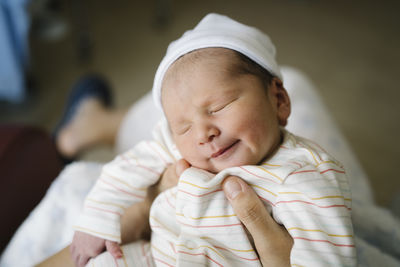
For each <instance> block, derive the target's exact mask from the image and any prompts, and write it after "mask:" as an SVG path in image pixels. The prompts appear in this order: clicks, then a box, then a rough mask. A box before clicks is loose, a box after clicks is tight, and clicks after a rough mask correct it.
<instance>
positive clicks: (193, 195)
mask: <svg viewBox="0 0 400 267" xmlns="http://www.w3.org/2000/svg"><path fill="white" fill-rule="evenodd" d="M179 191H180V192H182V193H185V194H188V195H190V196H192V197H203V196H206V195H209V194H213V193H216V192H219V191H222V189H217V190H214V191H211V192H208V193H205V194H201V195H195V194H192V193H189V192H187V191H184V190H182V189H179Z"/></svg>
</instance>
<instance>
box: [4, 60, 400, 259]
mask: <svg viewBox="0 0 400 267" xmlns="http://www.w3.org/2000/svg"><path fill="white" fill-rule="evenodd" d="M282 75H283V76H284V80H285V83H284V84H285V87H286V89H287V90H288V93H289V96H290V98H291V100H292V114H291V116H290V118H289V124H288V126H287V129H289V130H290V131H292V132H293V133H296V134H298V135H301V136H304V137H307V138H309V139H311V140H317V143H319V144H320V145H321V146H323V147H324V148H325V149H327V150H328V151H329V152H331V153H332V154H333V155H334V156H335V158H337V159H338V160H339V161H341V162H342V163H343V165H344V166H345V169H346V172H347V175H348V177H349V180H350V185H351V190H352V194H353V212H352V215H353V224H354V231H355V235H356V249H357V255H358V261H359V266H385V267H386V266H393V267H394V266H399V265H400V260H399V259H400V252H399V251H396V248H398V246H396V245H395V244H399V243H400V222H399V220H398V218H396V217H394V216H393V215H392V214H391V212H390V211H389V210H387V209H385V208H382V207H379V206H377V205H376V204H375V203H374V201H373V197H372V194H371V187H370V185H369V183H368V177H367V175H366V174H365V172H364V170H363V168H362V167H361V165H360V163H359V161H358V159H357V158H356V156H355V155H354V153H353V152H352V151H351V147H350V146H349V143H348V142H347V141H346V138H345V137H344V136H343V134H341V132H340V129H339V128H338V127H337V125H336V124H335V122H334V120H333V118H332V116H331V114H330V113H329V111H328V110H327V108H326V106H325V105H324V103H323V102H322V99H321V97H320V96H319V95H318V90H317V88H316V87H315V85H314V84H313V83H312V82H311V81H310V80H309V79H308V78H307V76H306V75H305V74H304V73H302V72H300V71H299V70H297V69H295V68H288V67H283V68H282ZM139 114H144V115H145V116H140V115H139ZM148 114H151V115H152V116H151V117H150V119H149V116H148ZM157 114H158V115H157ZM160 116H161V112H159V111H157V109H156V108H155V107H154V104H153V102H152V97H151V94H150V93H149V94H147V95H146V96H145V97H143V98H142V99H141V100H140V101H138V102H136V103H135V104H134V105H132V107H131V109H130V111H129V112H128V113H127V116H126V118H125V119H124V121H123V123H122V125H121V128H120V132H119V137H118V140H117V144H118V146H117V149H118V150H117V152H118V154H120V153H122V152H124V151H126V150H128V149H129V148H131V147H132V146H133V145H135V144H136V143H137V141H138V140H143V138H146V137H148V136H150V131H151V128H152V127H153V125H154V124H155V123H156V121H158V119H159V118H160ZM138 129H139V130H140V131H138ZM321 133H322V134H321ZM137 135H139V136H137ZM101 167H102V165H101V164H93V163H88V162H80V163H74V164H71V165H70V166H68V167H67V168H66V169H65V170H64V171H63V172H62V173H61V175H60V176H59V177H57V179H56V180H55V181H54V183H53V185H52V186H51V187H50V189H49V191H48V193H47V194H46V197H45V198H44V199H43V200H42V202H41V203H40V204H39V205H38V206H37V207H36V208H35V210H34V211H33V212H32V213H31V214H30V216H29V217H28V218H27V219H26V220H25V222H24V223H23V224H22V225H21V227H20V228H19V230H18V231H17V233H16V234H15V235H14V237H13V239H12V241H11V242H10V243H9V245H8V247H7V249H6V250H5V251H4V253H3V255H2V256H1V259H0V266H2V267H3V266H4V267H8V266H21V267H28V266H32V265H34V264H36V263H38V262H40V261H42V260H43V259H45V258H46V257H49V256H50V255H52V254H54V253H55V252H57V251H58V250H60V249H62V248H63V247H65V246H66V245H67V244H69V242H71V240H72V235H73V231H72V225H73V224H75V223H76V219H77V216H78V214H79V211H80V208H81V206H82V204H83V200H84V198H85V196H86V194H87V192H88V191H89V189H90V188H91V187H92V186H93V184H94V183H95V181H96V179H97V178H98V175H99V174H100V171H101ZM71 203H74V204H71ZM139 247H140V248H142V253H143V255H148V253H149V250H150V248H149V246H148V245H145V244H143V243H142V242H140V243H139ZM137 248H138V244H137V243H132V244H128V245H124V246H123V250H124V252H125V251H130V250H135V251H136V249H137ZM144 259H145V258H144ZM96 260H99V261H101V262H102V263H104V264H105V265H107V266H112V265H113V264H114V265H115V261H114V260H113V258H112V256H111V255H110V254H109V253H103V254H101V255H100V256H99V257H97V258H96ZM124 263H125V262H124V259H121V260H118V266H124ZM136 263H137V262H136ZM137 266H152V265H151V262H147V261H146V262H143V263H141V264H138V265H137Z"/></svg>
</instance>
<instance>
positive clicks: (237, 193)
mask: <svg viewBox="0 0 400 267" xmlns="http://www.w3.org/2000/svg"><path fill="white" fill-rule="evenodd" d="M222 188H223V190H224V192H225V195H226V197H227V198H228V200H229V202H230V203H231V205H232V207H233V210H234V211H235V213H236V216H237V217H238V218H239V220H240V221H241V222H242V223H243V224H244V226H246V228H247V230H248V231H249V232H250V234H251V235H252V236H253V238H255V237H257V236H260V235H262V236H263V235H264V234H268V232H269V231H270V230H269V228H270V227H268V225H269V224H271V223H273V224H276V223H275V221H273V219H272V218H271V215H270V214H269V213H268V211H267V209H266V208H265V206H264V204H263V203H262V202H261V200H260V199H259V198H258V196H257V194H256V193H255V192H254V190H253V189H252V188H251V187H250V186H249V185H248V184H247V183H246V182H245V181H243V180H242V179H240V178H238V177H236V176H229V177H227V178H226V179H225V180H224V182H223V184H222Z"/></svg>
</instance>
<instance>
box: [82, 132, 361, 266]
mask: <svg viewBox="0 0 400 267" xmlns="http://www.w3.org/2000/svg"><path fill="white" fill-rule="evenodd" d="M164 133H165V132H164ZM161 136H163V138H164V139H160V138H157V139H158V142H144V143H141V144H139V145H138V146H137V147H135V148H134V149H133V150H130V151H128V152H127V153H125V154H123V155H121V156H119V157H118V158H117V159H116V160H114V161H113V162H111V163H109V164H108V165H106V166H105V167H104V170H103V173H102V175H101V177H100V179H99V180H98V182H97V184H96V186H95V187H94V188H93V190H92V192H91V193H90V194H89V196H88V198H87V200H86V203H85V207H84V212H83V215H82V217H81V220H80V223H79V225H78V226H77V228H76V229H77V230H80V231H84V232H87V233H91V234H93V235H96V236H99V237H102V238H105V239H110V240H115V241H120V234H119V218H120V215H121V214H122V213H123V210H124V208H125V207H128V206H129V205H131V204H132V203H134V202H137V201H141V199H143V197H145V188H146V187H148V186H149V185H151V184H153V183H155V182H156V181H157V179H158V178H159V176H160V174H161V173H162V171H163V169H164V168H165V167H166V166H167V164H168V163H171V162H173V160H174V158H177V157H179V155H178V154H177V153H176V151H175V150H174V149H175V147H174V146H173V145H172V143H171V142H169V141H168V140H169V139H168V138H169V137H168V136H167V137H165V135H158V137H161ZM166 141H167V142H166ZM228 175H236V176H239V177H241V178H243V179H245V180H246V181H247V182H248V183H249V184H250V185H251V186H252V187H253V189H254V190H255V191H256V192H257V194H258V195H259V197H260V198H261V199H262V200H263V201H264V203H265V205H266V207H267V209H268V210H269V211H270V212H271V213H272V215H273V218H274V219H275V220H276V221H277V222H278V223H280V224H283V225H284V226H285V227H286V229H287V230H288V231H289V233H290V235H291V236H292V237H293V239H294V246H293V249H292V252H291V259H290V260H291V264H292V265H293V266H355V265H356V255H355V254H356V253H355V251H356V250H355V247H354V238H353V229H352V222H351V196H350V189H349V185H348V181H347V178H346V174H345V171H344V170H343V167H342V166H341V164H340V163H338V162H336V161H335V160H334V159H333V158H332V157H330V156H329V155H328V154H327V153H326V152H324V151H323V149H322V148H320V147H318V145H316V144H314V143H312V142H310V141H308V140H305V139H302V138H299V137H296V136H294V135H292V134H290V133H288V132H285V138H284V142H283V143H282V145H281V147H280V149H279V150H278V151H277V152H276V154H275V155H274V156H273V157H272V158H270V159H268V161H266V162H263V163H262V164H260V165H259V166H240V167H233V168H229V169H226V170H224V171H222V172H220V173H218V174H217V175H214V174H211V173H209V172H207V171H204V170H200V169H196V168H189V169H187V170H186V171H185V172H184V173H183V174H182V176H181V177H180V180H179V183H178V186H177V187H174V188H172V189H170V190H167V191H166V192H164V193H162V194H160V195H159V197H157V199H156V200H155V202H154V203H153V206H152V209H151V215H150V225H151V227H152V231H153V234H152V240H151V250H152V257H153V260H154V263H155V264H156V265H157V266H165V265H166V266H187V265H189V264H191V265H199V266H200V265H207V266H261V263H260V261H259V259H258V257H257V254H256V252H255V251H254V248H253V246H252V243H251V241H249V238H248V236H247V234H246V231H245V229H244V228H243V226H242V224H241V223H240V221H239V220H238V219H237V217H236V215H235V214H234V212H233V209H232V208H231V207H230V205H229V203H228V200H227V199H226V198H225V196H224V193H223V192H222V189H221V182H222V181H223V179H224V178H225V177H226V176H228ZM125 257H127V258H131V256H130V255H125Z"/></svg>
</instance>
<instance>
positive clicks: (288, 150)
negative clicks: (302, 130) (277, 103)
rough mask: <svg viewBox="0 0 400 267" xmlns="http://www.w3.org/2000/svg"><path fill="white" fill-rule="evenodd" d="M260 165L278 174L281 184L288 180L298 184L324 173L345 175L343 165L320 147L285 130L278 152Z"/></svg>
mask: <svg viewBox="0 0 400 267" xmlns="http://www.w3.org/2000/svg"><path fill="white" fill-rule="evenodd" d="M262 165H263V166H267V167H268V166H270V167H269V168H270V169H274V173H279V174H280V177H281V179H282V183H287V180H288V179H289V178H290V179H289V180H290V181H291V182H300V181H299V180H303V179H309V177H310V176H316V175H317V176H323V175H324V173H325V172H333V173H334V174H344V173H345V171H344V169H343V165H342V164H341V163H340V162H338V161H337V160H336V159H335V158H334V157H333V156H331V155H330V154H329V153H328V152H327V151H325V150H324V149H323V148H322V147H321V146H320V145H318V144H317V143H315V142H313V141H311V140H308V139H306V138H303V137H300V136H297V135H295V134H293V133H290V132H288V131H286V130H284V138H283V142H282V144H281V145H280V147H279V149H278V151H277V152H276V153H275V155H274V156H273V157H271V159H269V160H268V161H266V162H264V163H263V164H262ZM277 166H279V168H278V167H277Z"/></svg>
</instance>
